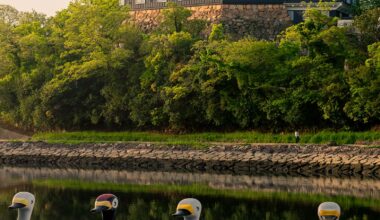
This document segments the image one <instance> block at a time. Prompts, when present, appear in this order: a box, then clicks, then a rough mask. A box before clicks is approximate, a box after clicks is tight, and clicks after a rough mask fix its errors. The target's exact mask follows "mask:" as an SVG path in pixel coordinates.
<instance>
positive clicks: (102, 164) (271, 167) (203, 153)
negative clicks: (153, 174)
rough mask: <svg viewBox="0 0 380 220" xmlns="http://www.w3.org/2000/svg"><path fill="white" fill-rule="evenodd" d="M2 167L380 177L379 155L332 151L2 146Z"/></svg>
mask: <svg viewBox="0 0 380 220" xmlns="http://www.w3.org/2000/svg"><path fill="white" fill-rule="evenodd" d="M0 165H11V166H27V167H41V166H42V167H57V168H86V169H87V168H91V169H126V170H147V171H176V172H198V173H199V172H200V173H203V172H206V173H223V174H247V175H259V174H265V175H269V174H271V175H292V176H299V175H302V176H334V177H351V176H356V177H360V178H362V177H370V178H378V177H380V149H377V148H362V147H355V146H327V145H304V146H294V145H287V144H281V145H236V144H235V145H232V144H231V145H223V146H220V145H213V146H210V147H209V148H207V149H203V150H195V149H192V148H189V147H184V146H164V145H158V144H148V143H116V144H78V145H65V144H47V143H43V142H30V143H29V142H25V143H22V142H17V143H7V142H2V143H0Z"/></svg>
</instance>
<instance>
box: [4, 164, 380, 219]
mask: <svg viewBox="0 0 380 220" xmlns="http://www.w3.org/2000/svg"><path fill="white" fill-rule="evenodd" d="M0 178H1V182H0V219H1V220H11V219H12V220H13V219H16V213H15V212H10V211H8V210H7V205H9V203H10V201H11V199H12V196H13V194H14V193H15V192H18V191H30V192H33V193H34V194H35V195H36V197H37V204H36V207H35V211H34V214H33V218H32V219H34V220H37V219H38V220H45V219H54V220H60V219H62V220H63V219H65V220H68V219H73V220H74V219H80V220H86V219H100V216H97V215H95V216H94V215H93V214H92V213H90V212H89V210H90V209H91V207H92V205H93V202H94V200H95V198H96V197H97V196H98V195H99V194H102V193H105V192H111V193H114V194H116V195H117V196H118V197H119V200H120V206H119V209H118V218H117V219H132V220H148V219H157V220H158V219H163V220H164V219H175V218H173V217H172V216H171V215H170V214H171V213H173V212H174V210H175V208H176V205H177V202H178V201H179V200H181V199H182V198H184V197H197V198H198V199H199V200H201V201H202V204H203V207H204V208H203V215H202V216H203V219H206V220H213V219H215V220H216V219H226V220H227V219H232V220H245V219H247V220H248V219H250V220H251V219H258V220H280V219H281V220H301V219H302V220H312V219H317V217H316V207H317V206H318V204H319V203H320V202H323V201H325V200H334V201H339V202H340V203H341V206H342V208H343V210H344V212H343V216H342V220H354V219H355V220H369V219H373V220H375V219H379V217H380V196H379V195H378V194H377V187H379V186H380V181H379V180H360V179H346V180H344V179H342V180H339V179H331V178H328V179H323V178H302V177H263V176H259V177H255V176H232V175H215V174H190V173H160V172H157V173H156V172H133V171H101V170H59V169H30V168H12V167H6V168H0ZM308 183H309V184H308ZM350 183H351V184H350ZM194 184H196V185H194ZM297 185H298V187H297ZM350 185H351V186H352V187H350ZM360 185H362V186H363V188H360ZM324 188H325V189H326V190H323V189H324ZM345 189H346V191H345ZM368 191H369V192H370V193H368ZM378 204H379V205H378Z"/></svg>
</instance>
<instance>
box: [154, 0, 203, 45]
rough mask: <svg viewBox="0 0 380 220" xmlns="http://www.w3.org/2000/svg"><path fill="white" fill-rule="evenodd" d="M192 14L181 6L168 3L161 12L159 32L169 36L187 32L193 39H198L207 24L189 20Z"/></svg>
mask: <svg viewBox="0 0 380 220" xmlns="http://www.w3.org/2000/svg"><path fill="white" fill-rule="evenodd" d="M191 15H192V12H191V10H190V9H187V8H185V7H183V6H180V5H178V4H176V3H173V2H169V3H168V4H167V8H166V9H164V10H163V12H162V22H161V24H160V27H159V32H160V33H163V34H171V33H174V32H181V31H184V32H188V33H190V34H192V35H193V37H198V38H199V37H200V35H201V33H202V31H203V30H204V29H205V27H206V24H207V22H206V21H205V20H202V19H195V18H193V19H190V17H191Z"/></svg>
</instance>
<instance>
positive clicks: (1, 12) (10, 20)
mask: <svg viewBox="0 0 380 220" xmlns="http://www.w3.org/2000/svg"><path fill="white" fill-rule="evenodd" d="M19 14H20V13H19V11H17V9H15V8H14V7H12V6H9V5H0V21H2V22H4V23H6V24H9V25H16V24H17V23H18V21H19Z"/></svg>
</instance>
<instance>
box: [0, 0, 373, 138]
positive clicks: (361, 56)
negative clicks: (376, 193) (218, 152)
mask: <svg viewBox="0 0 380 220" xmlns="http://www.w3.org/2000/svg"><path fill="white" fill-rule="evenodd" d="M128 16H129V13H128V8H126V7H124V6H120V5H119V3H118V0H96V1H95V0H94V1H88V0H78V1H74V2H72V3H71V4H70V5H69V7H68V8H67V9H65V10H62V11H60V12H59V13H57V15H56V16H54V17H51V18H47V17H46V16H44V15H41V14H38V13H36V12H31V13H20V12H18V11H17V10H15V9H14V8H12V7H9V6H1V7H0V120H1V121H3V122H7V123H9V124H12V125H14V126H18V127H23V128H25V129H30V130H59V129H65V130H76V129H159V130H167V131H184V130H186V131H199V130H210V129H224V130H231V129H257V130H274V131H282V130H289V129H295V128H297V129H309V130H310V129H324V128H334V129H368V128H370V127H371V126H375V125H378V124H379V122H380V96H379V95H378V94H380V43H379V40H380V39H379V36H380V32H379V31H380V29H379V21H378V19H379V16H380V11H379V8H374V9H368V10H367V11H366V13H362V14H361V15H359V16H357V17H356V18H355V22H354V24H355V28H356V31H355V33H353V32H352V29H350V28H339V27H337V19H336V18H331V17H328V16H325V15H323V13H321V12H320V11H317V10H313V9H310V10H309V11H307V13H306V14H305V21H304V22H302V23H300V24H297V25H294V26H291V27H289V28H287V29H286V30H285V31H284V32H283V33H282V34H281V35H279V36H278V38H277V40H275V41H265V40H258V39H254V38H243V39H238V40H231V39H232V38H230V37H229V36H228V34H227V33H225V32H224V28H223V24H215V25H212V26H208V25H207V22H206V21H200V20H193V19H191V11H190V10H188V9H186V8H183V7H180V6H178V5H174V4H169V7H168V8H167V9H166V10H164V13H163V16H164V18H163V22H162V24H161V25H160V27H159V29H158V30H157V31H155V32H153V33H148V34H146V33H143V32H142V31H141V30H139V29H138V28H137V27H135V26H134V25H133V24H131V23H130V22H128V19H129V17H128ZM205 30H211V31H210V33H209V34H206V33H207V31H205Z"/></svg>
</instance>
